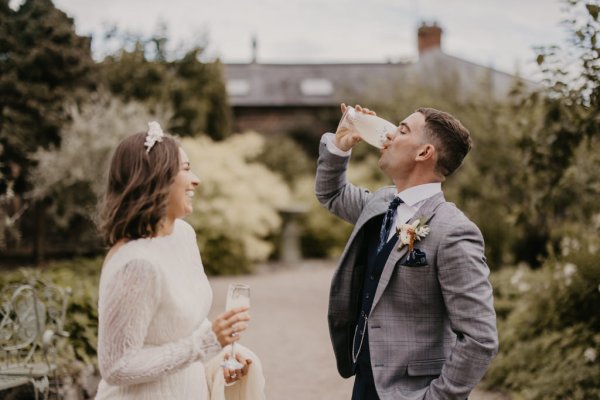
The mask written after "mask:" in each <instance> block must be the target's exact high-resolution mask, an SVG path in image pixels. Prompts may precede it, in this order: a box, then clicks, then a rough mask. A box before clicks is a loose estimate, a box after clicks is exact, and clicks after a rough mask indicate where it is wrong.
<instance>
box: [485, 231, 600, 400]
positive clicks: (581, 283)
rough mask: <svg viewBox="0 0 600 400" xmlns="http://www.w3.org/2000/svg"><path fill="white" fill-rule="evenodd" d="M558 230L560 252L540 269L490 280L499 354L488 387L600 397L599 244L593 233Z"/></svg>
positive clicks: (519, 393)
mask: <svg viewBox="0 0 600 400" xmlns="http://www.w3.org/2000/svg"><path fill="white" fill-rule="evenodd" d="M558 228H562V229H558ZM557 231H562V232H563V238H562V240H561V241H560V243H561V246H560V249H559V252H558V253H557V254H555V255H553V256H552V257H550V258H549V259H547V260H546V262H545V263H544V264H543V266H542V267H541V268H540V269H538V270H531V269H529V268H528V267H526V266H525V265H521V266H519V267H517V268H510V269H509V268H507V269H503V270H501V271H499V272H497V273H495V274H494V275H493V276H492V283H493V285H494V290H495V307H496V312H497V315H498V326H499V332H500V352H499V354H498V356H497V357H496V359H495V360H494V362H493V363H492V366H491V368H490V370H489V371H488V374H487V378H486V384H487V385H488V386H489V387H494V388H496V389H498V388H500V389H503V390H505V391H508V392H511V393H512V394H513V397H514V398H518V399H581V400H583V399H596V398H600V381H599V380H598V377H600V359H599V358H598V357H597V355H598V352H599V351H600V262H599V261H600V250H599V248H600V247H599V246H600V240H599V238H598V234H597V231H595V230H594V229H581V227H580V228H579V229H577V228H576V227H574V226H572V227H569V226H562V227H557Z"/></svg>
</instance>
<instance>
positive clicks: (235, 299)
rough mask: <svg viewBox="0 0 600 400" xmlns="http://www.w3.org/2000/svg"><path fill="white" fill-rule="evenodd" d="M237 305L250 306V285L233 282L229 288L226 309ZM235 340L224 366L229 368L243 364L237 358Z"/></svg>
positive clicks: (235, 367)
mask: <svg viewBox="0 0 600 400" xmlns="http://www.w3.org/2000/svg"><path fill="white" fill-rule="evenodd" d="M237 307H250V286H248V285H243V284H241V283H232V284H230V285H229V288H228V289H227V302H226V303H225V311H229V310H231V309H232V308H237ZM234 346H235V342H233V343H231V357H229V360H227V361H225V363H224V364H223V366H224V367H225V368H228V369H230V370H231V369H241V368H242V367H243V365H242V364H241V363H240V362H239V361H238V360H236V359H235V352H234Z"/></svg>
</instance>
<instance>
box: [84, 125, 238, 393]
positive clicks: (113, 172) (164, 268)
mask: <svg viewBox="0 0 600 400" xmlns="http://www.w3.org/2000/svg"><path fill="white" fill-rule="evenodd" d="M148 125H149V130H148V132H146V133H138V134H135V135H132V136H130V137H128V138H126V139H124V140H123V141H122V142H121V143H120V144H119V145H118V147H117V148H116V150H115V152H114V155H113V157H112V161H111V165H110V171H109V176H108V187H107V190H106V194H105V196H104V199H103V201H102V204H101V207H100V221H99V227H100V230H101V232H102V234H103V236H104V239H105V240H106V242H107V243H108V245H109V246H111V248H110V251H109V252H108V254H107V256H106V259H105V261H104V264H103V266H102V273H101V277H100V291H99V300H98V314H99V322H98V325H99V327H98V363H99V367H100V373H101V375H102V380H101V382H100V385H99V388H98V394H97V397H96V399H182V400H183V399H200V400H204V399H208V389H207V383H206V378H205V373H204V365H203V363H204V362H206V361H207V360H209V359H210V358H211V357H213V356H214V355H216V354H217V353H218V352H219V351H220V350H221V348H222V347H223V346H226V345H228V344H230V343H233V342H234V341H237V340H238V339H239V333H240V332H242V331H244V330H245V329H246V323H247V321H249V319H250V318H249V316H248V314H247V310H248V309H247V307H238V308H234V309H232V310H230V311H228V312H226V313H223V314H221V315H220V316H218V317H217V318H216V319H215V320H214V321H213V322H212V323H210V322H209V320H208V319H207V318H206V317H207V315H208V312H209V309H210V306H211V303H212V291H211V288H210V285H209V283H208V280H207V278H206V275H205V273H204V268H203V266H202V260H201V258H200V253H199V250H198V246H197V244H196V234H195V231H194V229H193V228H192V227H191V226H190V225H189V224H188V223H186V222H184V221H183V220H181V219H180V218H181V217H183V216H184V215H186V214H187V213H189V212H191V211H192V197H193V195H194V190H195V189H196V187H197V186H198V184H199V180H198V178H197V177H196V175H194V173H193V172H192V171H191V168H190V162H189V160H188V157H187V155H186V154H185V152H184V151H183V149H182V148H181V147H180V146H179V145H178V143H177V142H176V140H175V139H174V138H173V137H171V136H169V135H165V134H163V132H162V130H161V129H160V126H159V125H158V123H156V122H151V123H150V124H148ZM237 358H238V360H239V361H240V362H241V363H242V365H243V368H241V369H239V370H228V369H224V370H223V374H224V377H225V382H226V383H228V384H231V383H234V382H236V381H237V380H239V379H240V378H241V377H242V376H243V375H245V374H247V372H248V368H249V365H250V360H248V359H245V358H244V357H243V356H241V355H240V354H238V355H237Z"/></svg>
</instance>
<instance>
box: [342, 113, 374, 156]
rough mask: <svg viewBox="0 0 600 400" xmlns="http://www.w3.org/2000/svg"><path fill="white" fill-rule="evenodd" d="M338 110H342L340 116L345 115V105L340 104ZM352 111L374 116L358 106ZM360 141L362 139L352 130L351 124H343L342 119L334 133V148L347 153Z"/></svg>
mask: <svg viewBox="0 0 600 400" xmlns="http://www.w3.org/2000/svg"><path fill="white" fill-rule="evenodd" d="M340 108H341V110H342V114H345V113H346V109H347V108H348V107H347V106H346V104H344V103H342V104H341V106H340ZM354 109H355V110H356V111H358V112H359V113H363V114H368V115H375V112H373V111H371V110H369V109H368V108H362V107H361V106H360V105H358V104H357V105H356V106H355V107H354ZM361 140H362V138H361V137H360V134H359V133H358V131H356V130H355V129H352V124H351V123H345V121H344V118H342V121H341V122H340V124H339V125H338V128H337V130H336V132H335V142H334V144H335V146H336V147H337V148H338V149H340V150H342V151H348V150H350V149H352V147H354V145H355V144H356V143H358V142H360V141H361Z"/></svg>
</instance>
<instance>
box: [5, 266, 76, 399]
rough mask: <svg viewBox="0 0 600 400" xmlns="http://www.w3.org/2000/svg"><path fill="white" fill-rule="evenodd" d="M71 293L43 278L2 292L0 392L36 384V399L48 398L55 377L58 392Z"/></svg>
mask: <svg viewBox="0 0 600 400" xmlns="http://www.w3.org/2000/svg"><path fill="white" fill-rule="evenodd" d="M70 294H71V290H70V289H68V288H67V289H64V288H61V287H58V286H55V285H53V284H50V283H48V282H45V281H43V280H41V279H39V278H29V281H28V282H27V283H25V284H13V285H7V286H5V287H3V288H2V289H1V290H0V391H3V390H7V389H11V388H15V387H18V386H22V385H27V384H32V385H33V389H34V393H35V398H36V399H38V398H39V394H42V396H43V398H44V399H48V396H49V393H50V392H51V388H50V380H49V378H53V381H54V382H55V384H56V390H55V392H56V393H58V380H57V379H56V376H55V374H56V364H55V362H54V360H55V357H54V356H55V350H56V339H57V338H66V337H68V336H69V334H68V333H67V332H65V331H64V329H63V328H64V322H65V315H66V311H67V302H68V298H69V296H70ZM0 397H2V396H1V394H0Z"/></svg>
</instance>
